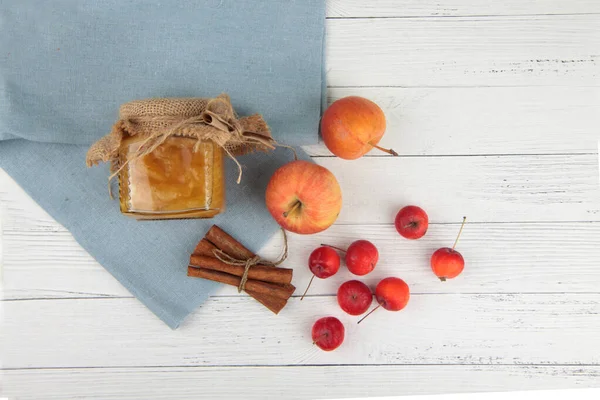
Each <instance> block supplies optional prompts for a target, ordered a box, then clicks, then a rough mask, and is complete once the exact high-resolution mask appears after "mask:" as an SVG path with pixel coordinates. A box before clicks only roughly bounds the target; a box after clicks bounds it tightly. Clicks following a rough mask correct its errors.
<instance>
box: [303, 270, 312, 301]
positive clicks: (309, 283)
mask: <svg viewBox="0 0 600 400" xmlns="http://www.w3.org/2000/svg"><path fill="white" fill-rule="evenodd" d="M313 279H315V276H314V275H313V276H312V278H310V282H308V286H307V287H306V290H305V291H304V293H303V294H302V297H300V301H302V300H303V299H304V296H306V292H308V288H309V287H310V285H312V281H313Z"/></svg>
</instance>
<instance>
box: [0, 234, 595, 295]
mask: <svg viewBox="0 0 600 400" xmlns="http://www.w3.org/2000/svg"><path fill="white" fill-rule="evenodd" d="M54 225H57V224H56V223H53V222H40V223H37V222H35V224H34V225H29V226H27V227H26V228H21V227H18V226H14V227H11V228H10V229H9V230H7V231H6V232H5V235H4V243H5V247H6V250H7V251H6V254H5V257H4V297H5V298H6V299H32V298H35V299H40V298H48V299H52V298H85V297H88V298H90V297H106V296H118V297H131V295H130V293H129V292H128V291H127V290H126V289H125V288H124V287H122V286H121V285H120V284H119V283H118V282H117V281H116V280H115V279H114V278H113V277H112V276H111V275H110V274H109V273H108V272H107V271H105V270H104V268H102V267H101V266H100V265H99V264H97V263H96V262H95V261H94V260H93V258H92V257H91V256H90V255H89V254H87V253H86V252H85V251H84V250H83V249H81V248H80V247H79V246H78V245H77V244H76V243H75V240H74V239H73V238H72V236H71V235H70V234H69V233H68V232H67V231H66V230H64V228H62V227H60V226H56V229H60V230H59V231H52V230H51V227H52V226H54ZM457 230H458V224H447V225H446V224H444V225H431V226H430V228H429V231H428V233H427V235H426V236H425V237H424V238H422V239H421V240H418V241H408V240H404V239H402V238H401V237H400V236H399V235H398V234H397V233H396V231H395V228H394V227H393V226H392V225H360V226H356V225H334V226H333V227H331V228H330V229H328V230H327V231H325V232H322V233H320V234H317V235H315V236H304V235H294V234H290V235H289V243H290V256H289V258H288V260H287V261H286V262H285V264H284V266H285V267H288V268H293V269H294V279H293V283H294V285H295V286H296V287H297V288H298V293H299V294H301V293H302V292H303V290H304V288H305V287H306V285H307V284H308V281H309V280H310V277H311V274H310V271H309V270H308V268H307V260H308V256H309V255H310V253H311V251H312V250H314V249H315V248H316V247H317V246H318V245H319V244H320V243H329V244H332V245H337V246H340V247H347V246H348V245H349V244H350V243H351V242H352V241H353V240H356V239H358V238H362V239H366V240H370V241H371V242H373V243H374V244H375V245H376V246H377V248H378V249H379V253H380V261H379V263H378V265H377V268H376V269H375V270H374V271H373V272H372V273H371V274H369V275H367V276H365V277H362V278H361V280H363V281H364V282H366V283H368V284H369V285H371V286H372V287H375V285H376V284H377V282H378V281H379V280H380V279H382V278H384V277H386V276H390V275H394V276H399V277H402V278H403V279H405V280H406V281H407V282H409V283H410V285H411V290H412V291H413V292H415V293H515V292H527V293H534V292H541V293H548V292H557V293H562V292H579V293H584V292H596V293H600V269H599V268H598V265H597V264H598V263H597V260H599V259H600V223H540V224H519V223H507V224H469V225H467V226H466V229H465V230H464V232H463V235H464V236H463V237H462V239H461V241H460V243H459V246H458V249H459V250H460V251H461V252H462V254H463V255H464V256H465V258H466V260H467V267H466V270H465V272H464V273H463V274H462V275H461V277H460V278H457V279H454V280H452V281H448V282H445V283H441V282H439V281H438V280H437V279H435V277H434V276H433V274H432V272H431V271H430V269H429V257H430V256H431V254H432V253H433V251H434V250H435V249H437V248H439V247H442V246H448V245H451V244H452V241H453V239H454V237H455V235H456V233H457ZM56 249H61V250H60V251H57V250H56ZM67 249H68V250H67ZM280 252H281V238H280V237H278V236H277V235H276V236H275V237H273V238H272V239H271V240H270V241H269V242H268V243H267V245H266V246H265V247H264V248H263V249H262V251H261V252H260V253H261V254H262V255H263V257H265V258H267V259H275V258H277V257H278V256H279V254H280ZM182 273H185V269H184V268H182ZM352 278H353V276H352V275H351V274H350V273H349V272H348V271H347V270H346V268H345V267H343V268H342V269H341V271H340V272H339V273H338V274H337V275H335V276H333V277H331V278H329V279H327V280H319V279H317V280H315V281H314V282H313V285H312V287H311V290H310V291H309V295H324V294H330V295H331V294H335V293H336V291H337V288H338V287H339V285H340V284H341V283H342V282H344V281H345V280H348V279H352ZM217 295H226V296H235V295H237V290H236V289H235V288H229V287H224V288H223V289H222V290H221V291H219V292H218V294H217Z"/></svg>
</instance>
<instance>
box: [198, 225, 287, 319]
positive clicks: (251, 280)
mask: <svg viewBox="0 0 600 400" xmlns="http://www.w3.org/2000/svg"><path fill="white" fill-rule="evenodd" d="M216 250H221V251H222V252H223V253H225V254H226V255H227V256H229V257H231V259H233V260H239V261H245V260H248V259H252V258H254V257H256V255H255V254H254V253H252V252H251V251H250V250H248V249H247V248H246V247H244V246H243V245H242V244H241V243H239V242H238V241H237V240H235V239H234V238H233V237H231V236H230V235H229V234H228V233H226V232H225V231H223V230H222V229H221V228H219V227H218V226H217V225H213V226H212V227H211V228H210V229H209V230H208V232H207V233H206V235H205V236H204V238H203V239H202V240H200V242H199V243H198V245H197V246H196V249H195V250H194V252H193V253H192V255H191V257H190V263H189V266H188V276H191V277H195V278H203V279H208V280H211V281H215V282H221V283H225V284H228V285H232V286H238V287H239V286H240V284H241V282H242V276H243V275H244V271H245V269H246V267H245V266H244V265H239V264H240V263H237V264H238V265H235V264H232V263H228V262H226V260H223V259H222V258H220V257H218V254H219V253H218V252H216ZM292 273H293V271H292V270H291V269H287V268H279V267H274V266H271V265H264V264H257V265H253V266H251V267H250V268H249V270H248V273H247V280H246V282H245V284H244V285H243V289H244V291H245V292H246V293H248V294H249V295H250V296H252V297H253V298H255V299H256V300H258V301H259V302H260V303H261V304H263V305H264V306H265V307H267V308H268V309H269V310H271V311H272V312H274V313H275V314H278V313H279V311H281V310H282V309H283V307H285V305H286V304H287V301H288V299H289V298H290V297H291V295H292V294H293V293H294V290H296V288H295V287H294V285H292V284H291V282H292Z"/></svg>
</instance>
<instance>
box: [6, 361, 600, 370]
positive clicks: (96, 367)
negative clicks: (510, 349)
mask: <svg viewBox="0 0 600 400" xmlns="http://www.w3.org/2000/svg"><path fill="white" fill-rule="evenodd" d="M477 366H490V367H538V368H539V367H548V368H556V367H567V368H570V367H599V366H600V364H564V363H556V364H550V363H547V364H539V363H538V364H535V363H532V364H526V363H523V364H440V363H426V364H335V363H333V364H278V365H273V364H247V365H244V364H224V365H185V364H182V365H132V366H118V365H100V366H95V367H94V366H91V367H22V368H0V371H45V370H48V371H53V370H78V369H152V368H158V369H173V368H189V369H222V368H240V369H243V368H264V369H276V368H331V367H340V368H354V367H361V368H364V367H366V368H369V367H374V368H376V367H450V368H452V367H457V368H460V367H462V368H464V367H477Z"/></svg>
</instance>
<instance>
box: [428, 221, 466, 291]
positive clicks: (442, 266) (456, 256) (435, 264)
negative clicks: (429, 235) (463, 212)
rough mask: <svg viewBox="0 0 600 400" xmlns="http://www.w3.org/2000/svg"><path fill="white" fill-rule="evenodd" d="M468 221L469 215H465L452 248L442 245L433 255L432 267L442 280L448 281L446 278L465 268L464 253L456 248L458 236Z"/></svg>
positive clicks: (453, 276) (452, 276) (457, 273)
mask: <svg viewBox="0 0 600 400" xmlns="http://www.w3.org/2000/svg"><path fill="white" fill-rule="evenodd" d="M466 221H467V217H463V222H462V225H461V226H460V230H459V231H458V236H457V237H456V240H455V241H454V245H453V246H452V248H450V247H442V248H441V249H437V250H436V251H435V252H434V253H433V254H432V255H431V269H432V270H433V273H434V274H435V275H436V276H437V277H438V278H440V281H442V282H444V281H446V279H452V278H456V277H457V276H458V275H460V273H461V272H462V271H463V269H465V260H464V258H463V256H462V254H460V253H459V252H458V251H456V250H454V248H455V247H456V244H457V243H458V238H460V234H461V233H462V230H463V228H464V227H465V222H466Z"/></svg>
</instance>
